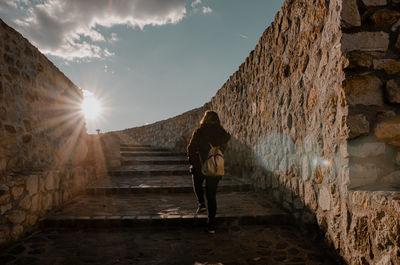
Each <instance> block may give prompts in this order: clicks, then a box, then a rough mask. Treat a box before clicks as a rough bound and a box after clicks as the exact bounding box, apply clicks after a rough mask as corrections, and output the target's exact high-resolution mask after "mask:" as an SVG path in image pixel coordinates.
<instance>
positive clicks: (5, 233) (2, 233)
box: [0, 226, 10, 246]
mask: <svg viewBox="0 0 400 265" xmlns="http://www.w3.org/2000/svg"><path fill="white" fill-rule="evenodd" d="M9 239H10V231H9V228H8V227H7V226H1V227H0V245H1V246H3V245H5V244H6V243H7V242H8V241H9Z"/></svg>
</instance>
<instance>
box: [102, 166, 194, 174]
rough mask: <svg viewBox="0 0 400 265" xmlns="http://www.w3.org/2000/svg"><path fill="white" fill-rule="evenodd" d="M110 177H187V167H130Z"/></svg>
mask: <svg viewBox="0 0 400 265" xmlns="http://www.w3.org/2000/svg"><path fill="white" fill-rule="evenodd" d="M110 174H111V175H112V176H171V175H175V176H180V175H189V174H190V172H189V166H188V165H130V166H123V167H121V169H120V170H113V171H111V172H110Z"/></svg>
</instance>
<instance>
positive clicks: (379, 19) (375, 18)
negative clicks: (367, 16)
mask: <svg viewBox="0 0 400 265" xmlns="http://www.w3.org/2000/svg"><path fill="white" fill-rule="evenodd" d="M399 17H400V13H399V12H397V11H395V10H391V9H386V8H384V9H380V10H378V11H376V12H374V13H373V14H372V16H371V20H372V22H373V23H374V25H375V26H376V27H379V28H390V27H391V26H392V25H393V24H394V23H396V22H397V20H398V19H399Z"/></svg>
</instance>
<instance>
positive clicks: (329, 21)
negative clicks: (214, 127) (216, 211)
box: [130, 0, 400, 264]
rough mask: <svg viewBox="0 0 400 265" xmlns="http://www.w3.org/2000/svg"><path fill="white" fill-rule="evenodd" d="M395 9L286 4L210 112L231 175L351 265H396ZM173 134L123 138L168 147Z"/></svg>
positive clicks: (177, 133)
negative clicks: (224, 137) (218, 123)
mask: <svg viewBox="0 0 400 265" xmlns="http://www.w3.org/2000/svg"><path fill="white" fill-rule="evenodd" d="M399 5H400V1H398V0H388V1H387V0H346V1H344V0H330V1H326V0H314V1H306V0H287V1H286V2H285V3H284V6H283V7H282V9H281V11H280V12H279V13H278V14H277V15H276V17H275V21H274V22H273V23H272V24H271V26H270V27H268V28H267V29H266V31H265V32H264V34H263V35H262V37H261V38H260V40H259V42H258V44H257V46H256V47H255V49H254V51H252V52H251V53H250V55H249V57H248V58H247V59H246V61H245V62H244V63H243V64H242V65H241V66H240V68H239V70H238V71H237V72H235V73H234V74H233V75H232V76H231V77H230V78H229V79H228V80H227V82H226V83H225V84H224V85H223V87H222V88H221V89H220V90H219V91H218V92H217V94H216V95H215V97H213V98H212V100H211V103H210V107H209V108H210V109H213V110H215V111H217V112H218V113H219V116H220V118H221V120H222V122H223V125H224V127H225V128H226V129H227V130H228V131H229V132H230V133H231V134H232V136H233V137H232V140H231V141H230V143H229V147H228V149H227V151H226V154H225V156H226V163H227V164H228V167H229V169H230V173H232V174H235V175H236V176H239V177H242V178H250V179H251V180H252V181H253V183H254V184H255V185H256V187H258V188H259V189H262V190H265V192H267V193H268V194H270V195H271V198H273V199H274V200H275V201H276V202H278V203H280V205H282V207H283V208H285V209H287V210H288V211H291V212H292V213H293V216H294V217H295V218H296V219H298V220H299V221H301V222H303V223H304V224H314V225H318V226H319V228H320V229H321V231H322V232H323V234H324V235H325V238H326V241H327V242H328V243H329V244H331V246H332V247H333V248H334V249H336V251H337V252H338V253H340V255H341V256H342V257H343V258H344V260H345V261H346V262H348V263H349V264H400V260H399V259H400V258H399V256H398V253H399V252H400V224H399V222H400V211H399V210H400V193H399V188H400V187H399V184H400V182H399V180H400V179H399V173H398V172H399V161H400V154H399V149H398V148H399V142H400V141H399V139H400V137H399V133H400V118H398V117H399V113H400V105H399V103H400V102H399V97H400V91H399V80H398V72H399V61H398V60H399V49H400V46H399V45H400V44H399V43H400V39H399V26H400V20H399V11H400V6H399ZM200 112H202V111H200ZM189 113H190V112H189ZM182 120H185V114H183V116H180V118H179V119H178V121H182ZM190 124H191V123H190ZM161 125H162V126H161ZM183 125H185V123H183ZM165 128H167V131H166V132H164V129H165ZM182 128H184V127H182V123H180V122H179V124H176V123H175V120H167V121H164V122H162V123H159V124H158V125H157V124H154V125H149V126H145V127H142V128H136V129H130V131H132V132H135V133H134V136H133V138H132V139H134V140H135V142H137V143H150V144H153V143H156V145H161V146H167V147H172V148H174V147H175V145H176V143H177V142H186V141H187V140H188V136H189V134H188V133H186V131H185V133H183V134H181V132H182V131H183V130H182ZM187 131H192V125H189V126H188V130H187ZM159 136H161V137H162V138H161V139H160V140H157V137H159ZM153 137H154V138H153ZM180 138H182V140H179V141H178V140H176V139H180ZM170 139H175V140H174V141H173V143H169V142H168V141H170ZM164 141H166V143H165V144H164Z"/></svg>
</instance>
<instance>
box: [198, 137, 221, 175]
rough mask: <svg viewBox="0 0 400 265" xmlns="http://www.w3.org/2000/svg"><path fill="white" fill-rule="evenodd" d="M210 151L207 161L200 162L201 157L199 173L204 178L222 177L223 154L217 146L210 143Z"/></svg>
mask: <svg viewBox="0 0 400 265" xmlns="http://www.w3.org/2000/svg"><path fill="white" fill-rule="evenodd" d="M209 145H210V151H209V152H208V156H207V159H206V160H205V161H204V162H202V161H201V157H200V161H201V162H202V163H201V165H202V166H201V173H202V174H203V175H204V176H211V177H212V176H223V175H224V154H223V153H222V151H221V149H220V148H219V146H212V145H211V144H210V143H209Z"/></svg>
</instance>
